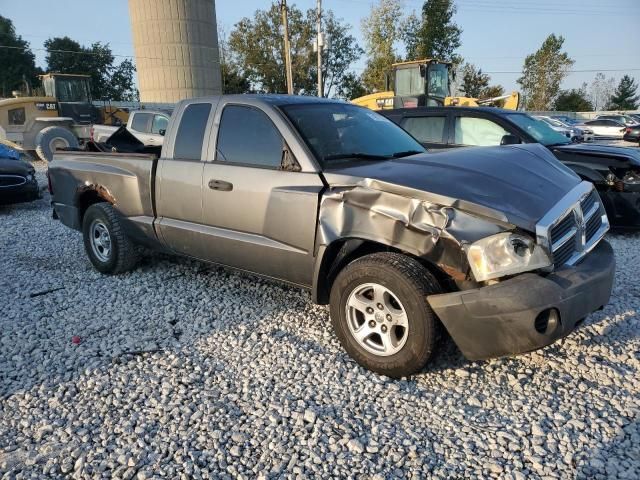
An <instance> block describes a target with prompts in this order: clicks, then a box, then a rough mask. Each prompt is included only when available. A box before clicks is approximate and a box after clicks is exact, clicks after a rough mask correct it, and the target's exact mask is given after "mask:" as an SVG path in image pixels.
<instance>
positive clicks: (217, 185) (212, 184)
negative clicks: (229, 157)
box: [209, 179, 233, 192]
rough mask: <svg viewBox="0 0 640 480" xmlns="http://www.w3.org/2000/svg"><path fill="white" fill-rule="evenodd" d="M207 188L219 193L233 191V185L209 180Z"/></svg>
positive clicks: (222, 181)
mask: <svg viewBox="0 0 640 480" xmlns="http://www.w3.org/2000/svg"><path fill="white" fill-rule="evenodd" d="M209 188H210V189H211V190H218V191H220V192H230V191H231V190H233V183H229V182H225V181H224V180H214V179H211V180H209Z"/></svg>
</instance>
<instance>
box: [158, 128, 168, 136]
mask: <svg viewBox="0 0 640 480" xmlns="http://www.w3.org/2000/svg"><path fill="white" fill-rule="evenodd" d="M158 133H159V134H160V135H162V136H163V137H164V134H165V133H167V131H166V130H164V129H160V130H159V131H158Z"/></svg>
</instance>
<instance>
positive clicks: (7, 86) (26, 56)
mask: <svg viewBox="0 0 640 480" xmlns="http://www.w3.org/2000/svg"><path fill="white" fill-rule="evenodd" d="M0 45H3V47H2V48H0V65H2V67H0V97H9V96H11V92H12V91H13V90H21V91H26V90H31V87H32V85H34V84H36V75H37V73H38V69H37V68H36V64H35V56H34V55H33V52H32V51H31V49H30V48H29V43H28V42H26V41H25V40H23V39H22V37H21V36H20V35H18V34H17V33H16V30H15V28H14V26H13V22H12V21H11V20H9V19H8V18H5V17H3V16H2V15H0Z"/></svg>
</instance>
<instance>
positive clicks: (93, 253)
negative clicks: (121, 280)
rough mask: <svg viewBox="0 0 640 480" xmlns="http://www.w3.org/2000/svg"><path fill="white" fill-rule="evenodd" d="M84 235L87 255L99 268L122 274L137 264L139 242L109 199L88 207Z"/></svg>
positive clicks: (85, 215) (83, 225) (102, 270)
mask: <svg viewBox="0 0 640 480" xmlns="http://www.w3.org/2000/svg"><path fill="white" fill-rule="evenodd" d="M82 237H83V240H84V248H85V251H86V252H87V256H88V257H89V260H90V261H91V263H92V264H93V266H94V267H95V268H96V270H98V271H100V272H102V273H107V274H118V273H123V272H126V271H128V270H131V269H133V268H134V267H135V265H136V262H137V260H138V257H137V254H136V250H135V245H134V244H133V242H132V241H131V240H130V239H129V237H127V235H126V234H125V232H124V229H123V228H122V222H121V221H120V217H119V216H118V214H117V213H116V211H115V209H114V208H113V207H112V206H111V205H109V204H108V203H96V204H94V205H91V206H90V207H89V208H88V209H87V211H86V213H85V214H84V218H83V220H82Z"/></svg>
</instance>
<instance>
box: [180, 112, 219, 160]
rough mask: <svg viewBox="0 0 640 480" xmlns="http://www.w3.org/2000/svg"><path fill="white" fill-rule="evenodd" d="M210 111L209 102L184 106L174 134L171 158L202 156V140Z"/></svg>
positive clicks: (197, 157) (190, 158)
mask: <svg viewBox="0 0 640 480" xmlns="http://www.w3.org/2000/svg"><path fill="white" fill-rule="evenodd" d="M210 112H211V104H210V103H192V104H191V105H189V106H187V108H185V110H184V112H183V114H182V119H181V120H180V126H179V127H178V132H177V134H176V141H175V145H174V147H173V158H176V159H183V160H200V159H201V158H202V142H203V140H204V131H205V130H206V128H207V120H208V119H209V113H210Z"/></svg>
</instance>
